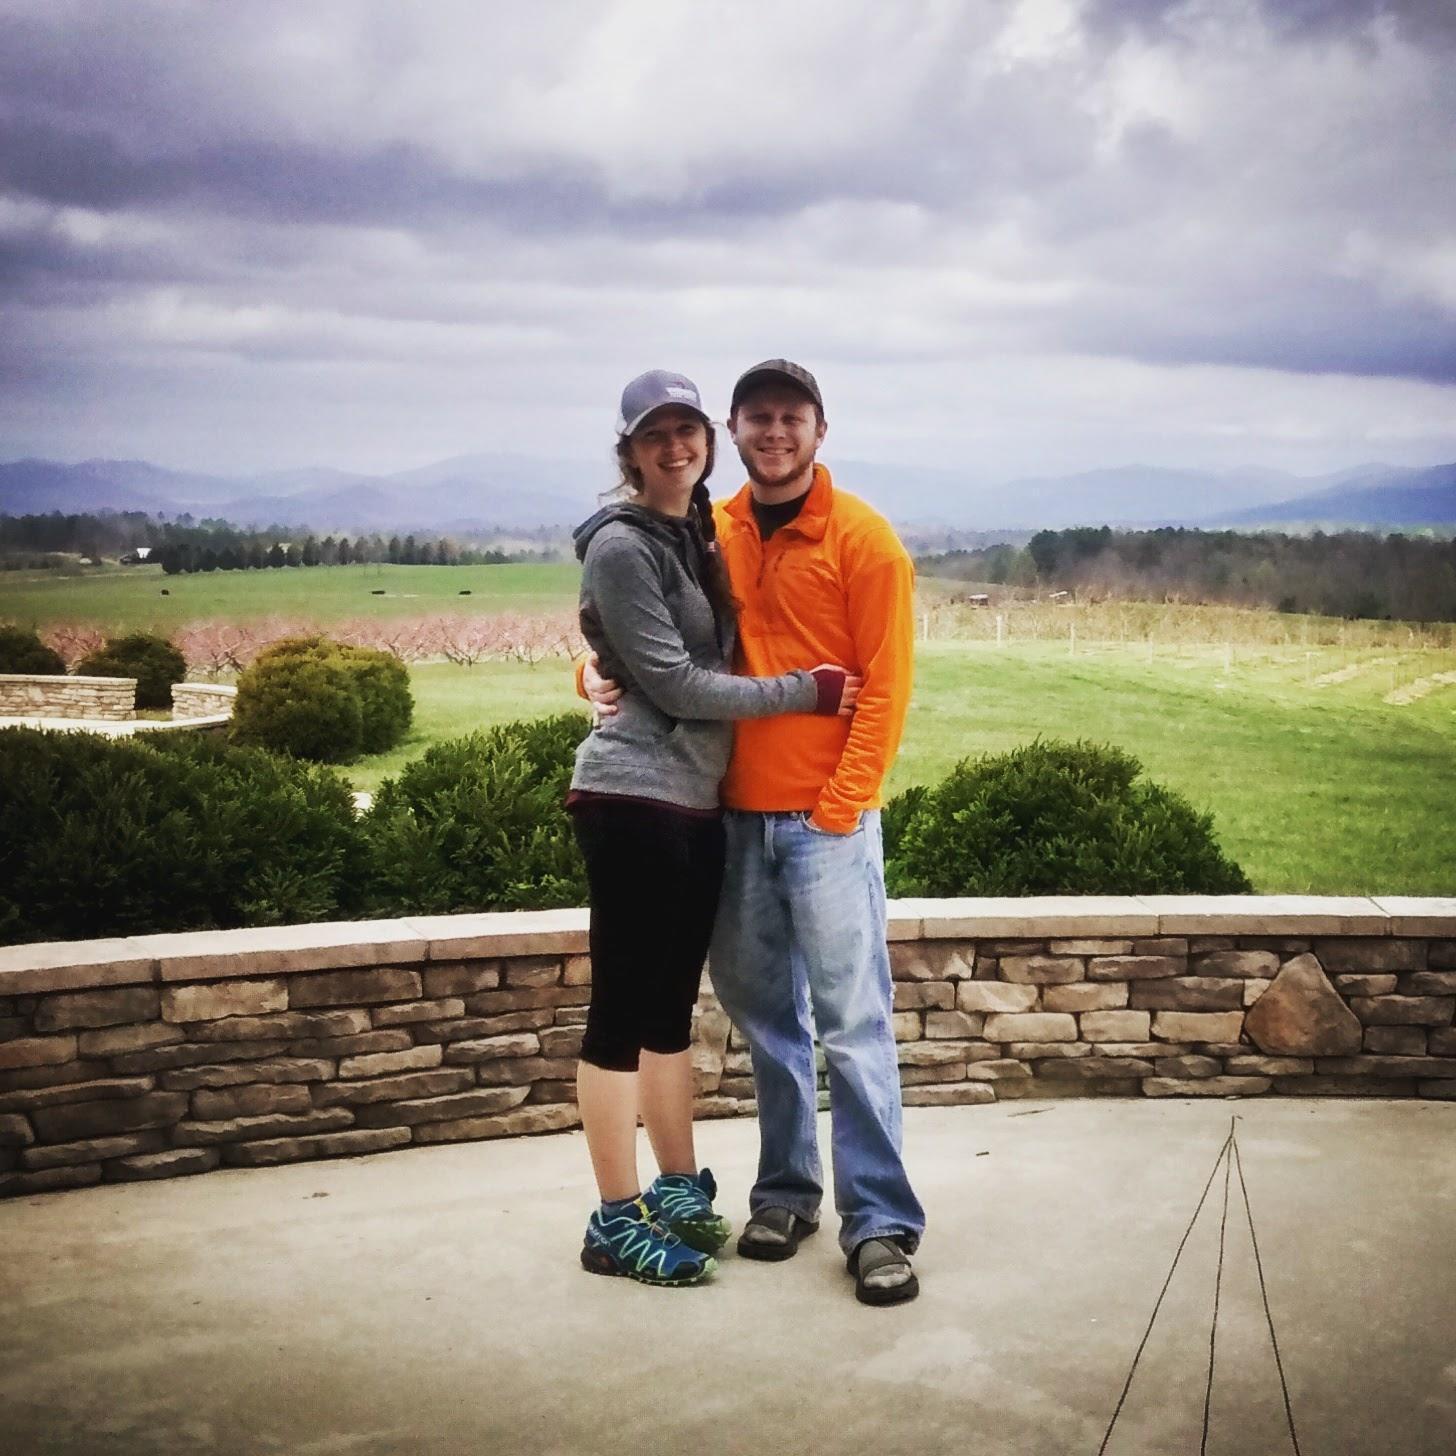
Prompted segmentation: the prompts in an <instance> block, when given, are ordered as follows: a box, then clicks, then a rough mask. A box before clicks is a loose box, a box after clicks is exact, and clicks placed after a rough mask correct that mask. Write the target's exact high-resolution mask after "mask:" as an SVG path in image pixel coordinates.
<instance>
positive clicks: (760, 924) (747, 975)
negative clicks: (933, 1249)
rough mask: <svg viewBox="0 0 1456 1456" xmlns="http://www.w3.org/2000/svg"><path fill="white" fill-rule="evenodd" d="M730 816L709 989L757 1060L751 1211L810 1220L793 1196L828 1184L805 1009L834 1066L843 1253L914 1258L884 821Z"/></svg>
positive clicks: (916, 1234) (916, 1208)
mask: <svg viewBox="0 0 1456 1456" xmlns="http://www.w3.org/2000/svg"><path fill="white" fill-rule="evenodd" d="M727 818H728V821H729V827H728V839H729V851H728V859H729V865H730V869H729V873H728V876H727V878H726V879H725V883H724V895H723V900H722V902H721V904H720V907H719V915H718V927H717V930H716V932H715V939H714V964H715V970H714V980H715V985H718V987H719V996H720V999H722V1000H723V1002H724V1005H725V1007H726V1009H727V1010H728V1012H729V1014H730V1015H731V1016H733V1017H734V1019H735V1021H736V1022H737V1023H738V1025H739V1027H740V1029H741V1030H742V1031H743V1033H744V1035H745V1037H746V1038H747V1040H748V1041H749V1044H750V1047H751V1049H752V1052H753V1065H754V1079H755V1084H756V1086H757V1089H758V1098H759V1125H760V1129H761V1137H762V1140H763V1141H762V1153H761V1156H760V1166H759V1183H758V1184H757V1185H756V1186H755V1188H754V1191H753V1195H752V1198H751V1199H750V1204H751V1206H752V1207H760V1206H762V1205H764V1204H768V1203H775V1202H778V1203H782V1204H783V1205H784V1206H785V1207H790V1208H793V1209H794V1211H795V1212H800V1213H802V1212H804V1209H803V1208H802V1207H801V1206H800V1205H799V1204H798V1203H797V1202H796V1201H792V1202H791V1201H789V1199H788V1198H787V1197H785V1196H784V1193H785V1191H788V1192H789V1193H797V1194H800V1195H803V1194H804V1193H806V1192H807V1191H808V1190H809V1189H810V1188H817V1187H818V1186H819V1161H818V1149H817V1145H816V1144H815V1142H814V1136H813V1130H814V1117H813V1114H814V1106H815V1091H814V1074H813V1045H812V1040H811V1037H812V1031H811V1026H810V1020H809V1015H808V1006H807V1005H806V1004H805V1003H806V1001H807V1002H809V1003H810V1004H812V1008H813V1023H814V1024H816V1025H817V1027H818V1031H819V1042H820V1045H821V1047H822V1048H823V1051H824V1056H825V1061H826V1063H827V1065H828V1079H829V1105H830V1115H831V1122H832V1127H833V1133H832V1137H833V1153H834V1193H835V1198H834V1201H835V1207H836V1208H837V1210H838V1212H839V1215H840V1244H841V1246H842V1247H843V1248H844V1249H845V1251H846V1252H849V1251H850V1250H851V1249H853V1248H854V1247H855V1245H857V1244H859V1243H861V1242H863V1241H864V1240H865V1239H867V1238H875V1237H879V1236H883V1235H889V1234H898V1235H901V1236H903V1237H904V1239H905V1242H906V1243H907V1245H908V1246H909V1247H911V1248H914V1247H915V1245H916V1244H917V1243H918V1242H919V1238H920V1235H921V1233H922V1232H923V1231H924V1228H925V1213H924V1210H923V1209H922V1207H921V1205H920V1202H919V1200H918V1199H917V1198H916V1196H915V1194H914V1192H913V1190H912V1189H911V1187H910V1182H909V1179H908V1177H907V1175H906V1172H905V1167H904V1162H903V1159H902V1157H901V1110H900V1077H899V1067H898V1064H897V1058H896V1053H895V1040H894V1032H893V1028H892V1023H891V1002H892V989H891V980H890V963H889V954H888V951H887V948H886V945H885V913H886V912H885V889H884V870H883V856H882V850H881V840H880V824H879V815H878V814H877V813H867V814H865V815H864V816H862V820H861V825H860V828H859V829H858V830H857V831H856V832H855V833H854V834H851V835H834V834H826V833H823V832H822V831H820V830H817V829H814V828H813V827H812V826H811V825H810V824H809V823H808V822H807V816H805V815H801V814H757V815H755V814H742V813H739V814H733V813H730V814H729V815H728V816H727ZM735 821H737V822H735ZM742 821H747V823H746V824H745V823H743V822H742ZM750 825H751V826H752V827H751V828H750V827H749V826H750ZM745 892H746V893H745ZM769 912H771V913H769ZM725 986H726V987H727V988H728V994H726V995H725V994H724V988H725ZM806 991H807V996H806ZM810 1170H812V1172H810Z"/></svg>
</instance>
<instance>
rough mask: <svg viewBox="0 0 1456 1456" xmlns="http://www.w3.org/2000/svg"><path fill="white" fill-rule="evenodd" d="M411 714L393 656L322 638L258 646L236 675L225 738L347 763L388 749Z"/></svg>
mask: <svg viewBox="0 0 1456 1456" xmlns="http://www.w3.org/2000/svg"><path fill="white" fill-rule="evenodd" d="M413 715H414V697H413V695H412V694H411V692H410V685H409V672H408V670H407V669H406V668H405V666H404V664H403V663H402V662H400V661H399V659H398V658H396V657H393V656H391V655H390V654H389V653H387V652H378V651H376V650H374V649H373V648H369V647H347V646H344V645H343V644H342V643H338V642H334V641H332V640H330V639H329V638H327V637H318V636H314V637H289V638H285V639H284V640H283V641H281V642H275V643H273V644H272V645H271V646H270V647H267V648H265V649H264V650H263V651H262V652H260V653H259V654H258V656H257V657H256V658H255V659H254V660H253V662H252V664H251V665H250V666H249V667H248V668H247V669H246V670H245V671H244V672H243V674H242V675H241V676H240V677H239V678H238V696H237V700H236V702H235V704H234V707H233V720H232V730H231V732H232V737H233V741H234V742H236V743H251V744H257V745H258V746H260V747H263V748H271V749H272V750H273V751H274V752H275V753H287V754H291V755H292V756H293V757H294V758H307V759H313V760H315V761H317V762H320V763H349V762H351V761H352V760H354V759H356V758H358V757H359V755H360V754H361V753H382V752H383V751H384V750H385V749H388V748H393V747H394V745H395V744H396V743H398V742H399V741H400V740H401V739H402V738H403V737H404V735H405V733H406V732H408V730H409V725H410V720H411V718H412V717H413Z"/></svg>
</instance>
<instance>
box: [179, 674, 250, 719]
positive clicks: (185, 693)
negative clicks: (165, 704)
mask: <svg viewBox="0 0 1456 1456" xmlns="http://www.w3.org/2000/svg"><path fill="white" fill-rule="evenodd" d="M237 696H238V690H237V689H236V688H235V687H232V686H231V685H230V684H228V683H194V682H180V683H173V684H172V717H173V719H174V720H181V719H186V718H229V717H231V716H232V711H233V705H234V703H235V702H236V700H237Z"/></svg>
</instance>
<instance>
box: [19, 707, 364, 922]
mask: <svg viewBox="0 0 1456 1456" xmlns="http://www.w3.org/2000/svg"><path fill="white" fill-rule="evenodd" d="M361 869H362V844H361V842H360V840H359V836H358V831H357V827H356V825H355V823H354V814H353V795H352V791H351V790H350V787H349V785H348V784H347V783H346V782H345V781H344V780H343V779H342V778H341V777H340V776H339V775H338V774H337V773H335V772H334V771H333V770H331V769H326V768H320V767H317V766H315V765H312V764H303V763H295V762H293V761H291V760H289V759H286V758H282V757H279V756H277V755H275V754H271V753H265V752H262V751H261V750H259V749H244V748H234V747H231V746H230V745H228V744H227V743H225V742H223V741H221V740H219V739H216V738H214V737H212V736H211V735H201V734H190V733H189V734H165V735H163V734H158V735H154V736H148V737H143V738H125V739H108V738H102V737H99V736H97V735H95V734H91V733H44V732H40V731H36V730H33V729H25V728H9V729H5V730H0V941H25V940H37V939H74V938H77V937H88V936H109V935H129V934H142V933H146V932H149V931H166V930H206V929H212V928H227V927H233V926H244V925H287V924H293V923H296V922H299V921H308V920H321V919H328V918H338V917H340V916H348V915H351V914H353V913H354V912H355V909H356V906H357V894H358V891H357V886H358V884H359V880H360V873H361Z"/></svg>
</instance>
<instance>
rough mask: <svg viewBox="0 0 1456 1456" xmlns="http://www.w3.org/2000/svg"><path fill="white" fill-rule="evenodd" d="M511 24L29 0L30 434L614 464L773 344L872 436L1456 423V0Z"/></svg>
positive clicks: (544, 13) (1081, 451)
mask: <svg viewBox="0 0 1456 1456" xmlns="http://www.w3.org/2000/svg"><path fill="white" fill-rule="evenodd" d="M525 10H526V7H517V8H515V9H514V10H513V11H510V12H507V11H506V10H505V8H504V7H496V6H487V7H482V6H479V5H477V4H463V3H436V4H432V5H430V6H427V7H402V6H397V5H388V4H372V5H371V4H342V3H339V4H335V3H316V4H310V5H309V6H306V7H300V6H297V5H293V4H283V3H271V0H255V3H250V4H249V5H246V6H217V5H212V4H203V3H182V4H175V3H168V4H160V3H150V0H133V3H130V4H128V5H127V6H125V7H118V6H113V5H108V4H100V3H96V4H85V3H70V0H52V3H48V4H46V5H43V6H42V5H37V4H24V5H22V4H13V3H3V0H0V309H3V311H4V314H5V318H6V326H5V328H4V329H3V330H0V456H7V457H8V456H11V455H14V454H18V453H22V452H29V453H46V454H51V455H55V456H58V457H70V458H73V457H76V456H79V455H88V454H97V453H103V452H116V451H118V450H121V451H126V452H128V453H139V454H140V453H148V454H151V455H152V456H153V457H154V458H159V459H162V460H164V461H170V460H179V461H180V460H185V461H187V462H188V463H193V464H199V465H207V466H210V467H212V468H225V466H226V464H227V459H222V460H219V459H212V458H207V457H206V455H205V452H206V451H207V450H208V449H211V450H212V451H213V452H214V453H216V452H218V451H222V452H224V453H225V454H226V455H227V457H228V459H236V460H237V461H238V462H240V464H288V463H294V462H295V461H296V460H298V459H301V458H305V457H308V458H326V459H329V460H331V461H336V462H338V463H346V464H352V465H359V466H367V465H370V464H373V463H375V461H376V459H378V463H380V464H381V465H382V464H391V465H394V464H407V463H412V462H414V461H417V460H422V459H428V458H431V457H432V456H438V455H441V454H446V453H449V452H450V451H451V450H453V449H466V448H489V447H490V445H491V444H492V442H493V441H495V442H498V441H499V440H500V438H501V437H502V436H503V435H506V434H512V433H514V434H517V435H522V434H523V435H525V436H526V438H525V439H524V440H522V439H519V438H517V439H513V440H511V441H510V442H509V443H510V445H511V447H512V448H516V447H524V448H527V449H528V450H529V449H531V448H535V447H536V445H537V441H538V440H540V441H541V443H540V448H541V449H542V450H545V449H546V448H548V445H549V446H554V447H555V448H562V447H563V446H564V447H566V448H570V449H575V450H581V451H582V452H591V451H593V450H594V442H595V438H596V436H595V431H596V430H597V428H598V427H597V425H596V423H595V422H596V420H597V418H598V417H599V416H604V415H605V414H606V413H607V412H608V411H607V410H606V407H605V406H604V405H603V403H602V401H603V399H604V398H609V396H610V393H611V390H612V389H613V388H614V387H615V385H616V382H617V381H618V379H619V378H620V377H621V376H623V375H624V374H626V373H630V372H633V371H634V370H635V369H636V368H637V367H642V366H643V364H644V363H658V362H668V361H678V362H679V363H680V364H684V365H688V366H690V367H692V368H697V369H700V370H702V371H703V372H704V373H705V374H706V375H708V376H710V377H712V378H714V379H717V378H725V379H726V378H728V377H731V371H732V370H734V368H735V367H738V366H741V363H742V361H743V360H744V359H746V358H750V357H758V356H761V355H762V354H764V353H769V352H779V351H780V350H781V349H782V350H784V351H788V352H796V353H799V354H802V355H804V356H805V357H807V358H810V359H811V360H812V362H813V363H814V364H815V365H816V366H817V367H818V368H819V369H820V371H821V373H824V372H827V374H828V376H829V377H831V378H835V379H836V380H837V382H838V384H839V394H838V395H837V398H839V399H841V400H843V401H844V407H843V411H842V417H843V418H844V419H845V420H846V422H847V424H846V426H844V427H841V426H840V425H839V416H837V418H836V428H837V429H838V430H839V435H838V437H837V438H839V439H841V440H847V441H848V442H850V443H852V444H853V445H854V446H855V447H856V448H857V449H858V450H860V451H861V452H862V453H865V454H867V455H871V456H883V457H886V458H895V457H896V455H897V454H898V453H899V452H902V451H905V450H907V449H908V450H909V451H910V452H911V453H913V454H916V455H917V456H918V458H920V459H922V460H926V461H929V460H934V459H939V458H941V457H942V456H944V455H945V454H946V453H949V452H956V451H961V450H965V449H968V448H974V449H975V450H976V451H977V453H978V458H980V459H982V460H983V461H984V462H985V468H986V469H988V470H991V471H993V472H994V471H995V470H996V469H997V468H999V467H1000V466H1002V465H1003V464H1004V466H1005V468H1006V469H1008V470H1010V469H1021V468H1027V467H1028V466H1035V465H1037V464H1038V463H1039V462H1040V463H1045V464H1048V465H1053V464H1055V465H1062V464H1067V465H1072V464H1078V463H1082V464H1088V465H1091V464H1106V463H1115V462H1116V461H1117V460H1120V459H1126V458H1130V457H1131V456H1133V455H1136V454H1139V453H1146V452H1147V451H1149V450H1162V451H1165V452H1172V453H1173V454H1176V453H1177V452H1178V451H1179V450H1180V449H1181V450H1183V451H1184V452H1185V453H1186V454H1187V455H1188V456H1189V458H1192V457H1194V456H1199V457H1200V458H1211V456H1212V455H1216V454H1218V453H1219V452H1220V451H1226V452H1231V453H1232V457H1233V458H1238V459H1244V458H1255V457H1257V456H1258V455H1259V454H1260V452H1261V451H1263V452H1265V453H1268V452H1269V451H1271V450H1272V451H1276V452H1277V451H1278V450H1281V449H1283V448H1284V446H1285V445H1287V444H1288V443H1289V442H1290V441H1298V442H1300V444H1299V448H1300V449H1301V450H1303V451H1304V452H1305V455H1304V457H1301V458H1302V459H1307V460H1308V462H1310V463H1316V460H1317V457H1318V461H1317V463H1319V464H1327V463H1328V464H1338V463H1346V462H1345V461H1344V460H1343V458H1342V452H1350V451H1358V452H1360V455H1361V457H1362V458H1363V456H1364V455H1365V454H1369V453H1374V452H1377V451H1384V453H1385V454H1386V455H1387V456H1389V455H1390V454H1392V453H1394V454H1400V453H1401V451H1404V452H1405V453H1406V455H1407V456H1409V457H1410V458H1412V459H1415V458H1418V457H1420V456H1421V455H1422V452H1430V451H1437V452H1440V451H1443V450H1445V449H1448V448H1450V449H1453V450H1456V427H1453V426H1452V425H1451V424H1450V423H1449V421H1451V420H1452V419H1456V410H1452V408H1451V405H1452V403H1453V394H1456V391H1453V389H1452V386H1453V385H1456V149H1453V148H1452V147H1451V146H1450V145H1449V139H1450V137H1451V135H1452V134H1453V131H1456V85H1453V83H1452V81H1451V79H1450V77H1451V75H1452V66H1451V61H1452V57H1453V51H1456V23H1453V21H1452V18H1451V17H1452V14H1453V12H1452V11H1451V9H1450V7H1448V6H1445V5H1441V4H1437V3H1434V0H1433V3H1431V4H1421V3H1418V0H1399V3H1394V0H1392V3H1385V4H1382V3H1377V0H1346V3H1334V0H1280V3H1278V4H1275V3H1274V0H1233V3H1226V0H1224V3H1217V4H1214V3H1204V4H1194V3H1187V0H1184V3H1181V4H1163V3H1157V0H1121V3H1115V0H1087V3H1086V4H1084V5H1078V4H1075V3H1072V0H1021V3H1019V4H1017V5H1014V6H1008V5H1004V4H993V3H989V0H988V3H981V4H977V3H966V4H945V3H933V0H923V3H907V4H904V5H898V6H893V7H887V6H879V5H870V4H844V3H838V4H829V3H824V0H820V3H812V4H803V5H796V6H788V7H786V6H782V5H772V4H767V3H760V0H749V3H738V4H733V5H728V4H709V5H700V6H680V5H671V4H660V3H659V4H655V3H637V0H628V3H613V4H601V3H597V4H590V5H588V4H581V3H568V4H553V5H551V6H540V7H531V8H530V13H529V14H525V13H522V12H523V11H525ZM1017 391H1020V393H1019V394H1018V393H1017ZM1028 398H1030V399H1034V400H1036V401H1037V404H1038V406H1039V407H1040V408H1041V409H1043V410H1045V411H1046V412H1047V413H1048V414H1050V415H1052V416H1053V417H1055V418H1057V419H1058V420H1060V421H1063V422H1064V428H1063V429H1062V431H1061V432H1060V434H1059V436H1058V443H1057V445H1056V449H1058V450H1060V451H1061V452H1062V455H1063V456H1064V457H1065V458H1062V457H1058V458H1057V459H1055V460H1052V459H1046V460H1044V461H1043V460H1042V457H1040V456H1038V455H1037V453H1036V448H1034V447H1033V446H1032V445H1031V444H1030V443H1029V440H1028V430H1027V427H1026V420H1027V419H1028V417H1029V416H1030V414H1031V407H1030V406H1029V405H1028V404H1027V403H1025V402H1024V401H1025V400H1027V399H1028ZM553 410H554V411H555V413H554V414H553V413H552V411H553ZM1159 411H1161V415H1160V417H1159V418H1158V420H1157V422H1156V423H1155V424H1153V423H1150V420H1151V418H1152V416H1153V415H1154V414H1156V413H1158V412H1159ZM260 416H262V417H265V418H266V419H267V420H268V422H269V428H268V429H267V430H266V431H263V432H260V431H259V429H258V420H259V418H260ZM912 418H913V419H914V420H916V421H917V422H923V423H918V424H917V427H916V429H915V430H914V431H911V430H909V429H908V428H907V425H906V421H907V420H910V419H912ZM937 421H939V423H938V424H937ZM1322 429H1323V430H1324V441H1325V443H1324V446H1323V451H1324V453H1323V455H1321V454H1320V450H1319V448H1318V447H1316V446H1315V445H1314V444H1311V443H1310V442H1312V441H1316V440H1318V439H1319V438H1321V431H1322ZM1042 435H1043V438H1045V435H1046V432H1045V431H1043V432H1042ZM546 436H550V437H551V438H550V439H549V440H547V439H546V438H545V437H546ZM907 441H908V443H907ZM1180 442H1181V443H1180ZM385 457H387V458H385ZM1285 458H1286V459H1287V460H1289V461H1291V462H1293V460H1294V456H1292V455H1289V454H1288V453H1287V452H1286V457H1285Z"/></svg>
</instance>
